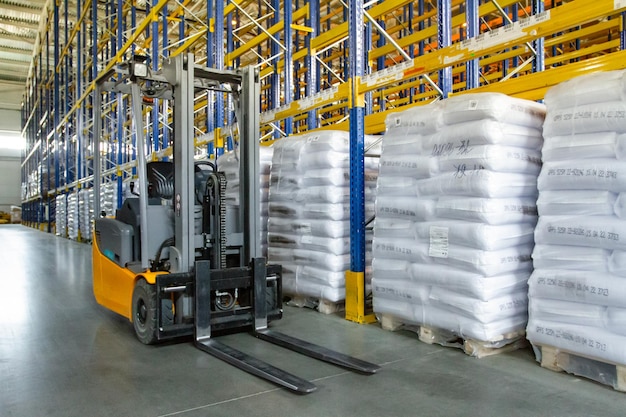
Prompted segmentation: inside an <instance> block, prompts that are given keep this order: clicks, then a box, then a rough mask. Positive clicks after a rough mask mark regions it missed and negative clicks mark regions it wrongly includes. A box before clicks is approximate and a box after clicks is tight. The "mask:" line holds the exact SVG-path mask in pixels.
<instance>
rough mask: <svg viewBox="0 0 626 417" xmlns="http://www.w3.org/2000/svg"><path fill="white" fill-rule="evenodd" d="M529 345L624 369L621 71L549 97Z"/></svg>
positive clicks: (624, 79) (625, 178) (624, 102)
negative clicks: (620, 365)
mask: <svg viewBox="0 0 626 417" xmlns="http://www.w3.org/2000/svg"><path fill="white" fill-rule="evenodd" d="M545 101H546V105H547V109H548V113H547V115H546V122H545V125H544V136H545V143H544V148H543V159H544V165H543V168H542V170H541V174H540V175H539V180H538V187H539V200H538V203H537V206H538V209H539V222H538V224H537V229H536V233H535V240H536V242H537V246H536V247H535V251H534V253H533V259H534V264H535V268H536V269H535V271H534V272H533V275H532V276H531V279H530V280H529V299H530V307H529V323H528V329H527V333H528V339H529V340H530V341H531V342H533V343H534V344H536V345H548V346H554V347H557V348H560V349H566V350H568V351H570V352H573V353H577V354H580V355H584V356H586V357H593V358H597V359H599V360H603V361H608V362H612V363H618V364H626V326H625V324H626V290H625V289H626V217H625V215H626V203H625V202H624V201H625V200H624V196H625V195H626V194H625V193H626V145H625V144H626V142H625V140H626V136H625V134H626V72H624V71H612V72H604V73H595V74H590V75H586V76H582V77H579V78H575V79H572V80H570V81H568V82H565V83H562V84H559V85H558V86H556V87H554V88H552V89H550V90H549V91H548V93H547V94H546V98H545Z"/></svg>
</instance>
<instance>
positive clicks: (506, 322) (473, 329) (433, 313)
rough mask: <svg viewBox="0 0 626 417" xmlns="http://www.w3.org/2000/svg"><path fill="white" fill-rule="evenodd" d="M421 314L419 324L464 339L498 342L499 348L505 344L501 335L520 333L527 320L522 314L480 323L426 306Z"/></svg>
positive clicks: (455, 313) (435, 307)
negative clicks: (422, 315) (446, 331)
mask: <svg viewBox="0 0 626 417" xmlns="http://www.w3.org/2000/svg"><path fill="white" fill-rule="evenodd" d="M423 314H424V318H423V320H422V322H421V324H424V325H426V326H430V327H435V328H439V329H443V330H448V331H449V332H451V333H454V334H456V335H459V336H460V337H462V338H464V339H475V340H481V341H499V343H501V346H502V345H504V344H506V343H507V341H506V340H505V339H506V338H503V337H502V336H503V335H506V334H510V333H514V332H520V331H522V330H523V329H524V328H525V327H526V322H527V320H528V316H527V315H526V313H525V312H524V313H523V314H517V315H513V316H510V317H505V318H503V319H502V320H496V321H492V322H489V323H481V322H480V321H478V320H476V319H474V318H471V317H467V316H463V315H459V314H458V313H457V312H452V311H448V310H445V309H442V308H439V307H437V306H432V305H426V306H425V307H424V308H423Z"/></svg>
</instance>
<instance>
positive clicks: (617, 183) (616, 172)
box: [537, 159, 626, 193]
mask: <svg viewBox="0 0 626 417" xmlns="http://www.w3.org/2000/svg"><path fill="white" fill-rule="evenodd" d="M537 188H538V189H539V191H546V190H555V191H556V190H605V191H612V192H614V193H619V192H622V191H626V164H624V163H623V162H622V161H618V160H615V159H581V160H572V161H557V162H546V163H545V164H544V165H543V168H542V169H541V173H540V174H539V178H538V180H537Z"/></svg>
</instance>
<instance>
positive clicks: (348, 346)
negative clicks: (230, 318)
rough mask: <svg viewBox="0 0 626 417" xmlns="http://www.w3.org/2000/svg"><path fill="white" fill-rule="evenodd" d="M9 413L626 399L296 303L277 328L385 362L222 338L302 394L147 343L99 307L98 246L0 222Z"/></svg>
mask: <svg viewBox="0 0 626 417" xmlns="http://www.w3.org/2000/svg"><path fill="white" fill-rule="evenodd" d="M0 264H1V265H2V267H3V268H4V273H2V274H0V294H2V300H1V301H0V416H2V417H9V416H11V417H17V416H20V417H21V416H25V417H26V416H27V417H33V416H63V417H71V416H81V417H83V416H92V417H93V416H116V417H120V416H183V417H192V416H193V417H195V416H237V415H241V416H244V415H248V416H296V417H297V416H359V417H366V416H377V417H378V416H435V415H438V416H525V417H529V416H624V415H625V411H624V410H625V409H626V394H623V393H619V392H615V391H613V390H612V389H610V388H607V387H605V386H602V385H599V384H596V383H594V382H590V381H587V380H581V379H579V378H576V377H574V376H571V375H565V374H559V373H555V372H551V371H548V370H545V369H542V368H540V367H539V365H538V364H537V363H536V362H535V360H534V357H533V356H532V353H531V352H530V350H523V351H517V352H514V353H509V354H502V355H496V356H493V357H489V358H484V359H474V358H470V357H468V356H466V355H465V354H463V353H462V352H461V351H460V350H457V349H451V348H443V347H440V346H430V345H426V344H424V343H421V342H420V341H419V340H417V336H416V335H415V334H413V333H410V332H396V333H390V332H387V331H384V330H382V329H381V328H380V327H379V326H378V325H369V326H359V325H355V324H352V323H349V322H347V321H345V320H343V319H342V318H340V317H339V316H324V315H322V314H319V313H316V312H314V311H311V310H301V309H297V308H292V307H286V309H285V317H284V319H283V320H280V321H278V322H275V323H273V325H272V328H274V329H276V330H281V331H284V332H285V333H288V334H291V335H294V336H296V337H300V338H302V339H306V340H309V341H312V342H318V343H319V344H323V345H325V346H327V347H330V348H333V349H336V350H339V351H342V352H344V353H347V354H351V355H353V356H356V357H359V358H361V359H364V360H367V361H371V362H375V363H378V364H380V365H382V369H381V371H380V372H379V373H378V374H376V375H373V376H363V375H358V374H354V373H351V372H347V371H344V370H343V369H340V368H337V367H335V366H332V365H328V364H325V363H322V362H319V361H316V360H314V359H310V358H307V357H305V356H302V355H298V354H296V353H292V352H290V351H287V350H284V349H281V348H279V347H276V346H273V345H270V344H267V343H265V342H262V341H259V340H256V339H254V338H252V337H251V336H248V335H245V334H237V335H230V336H225V337H223V338H221V339H220V340H221V341H223V342H226V343H228V344H230V345H231V346H233V347H235V348H238V349H240V350H243V351H246V352H248V353H251V354H254V355H256V356H257V357H259V358H261V359H264V360H266V361H268V362H270V363H272V364H275V365H278V366H280V367H282V368H284V369H285V370H287V371H290V372H292V373H294V374H296V375H299V376H301V377H304V378H307V379H310V380H312V381H314V382H315V384H316V385H317V386H318V391H317V392H314V393H312V394H309V395H305V396H299V395H294V394H291V393H289V392H287V391H285V390H284V389H279V388H276V387H275V386H274V385H272V384H270V383H268V382H265V381H264V380H261V379H259V378H256V377H253V376H250V375H248V374H246V373H244V372H242V371H239V370H238V369H235V368H233V367H231V366H229V365H227V364H226V363H224V362H221V361H220V360H218V359H215V358H213V357H211V356H209V355H207V354H206V353H203V352H201V351H200V350H198V349H196V348H194V347H193V346H192V344H191V343H190V342H182V343H177V344H168V345H163V346H144V345H142V344H141V343H139V342H138V341H137V340H136V339H135V336H134V333H133V329H132V325H131V324H130V323H129V322H128V321H127V320H125V319H123V318H121V317H119V316H117V315H115V314H113V313H111V312H109V311H107V310H105V309H103V308H101V307H100V306H98V305H97V304H96V302H95V301H94V298H93V295H92V289H91V260H90V246H88V245H85V244H79V243H75V242H71V241H69V240H66V239H61V238H57V237H55V236H53V235H51V234H46V233H41V232H38V231H35V230H32V229H29V228H26V227H23V226H18V225H2V226H0Z"/></svg>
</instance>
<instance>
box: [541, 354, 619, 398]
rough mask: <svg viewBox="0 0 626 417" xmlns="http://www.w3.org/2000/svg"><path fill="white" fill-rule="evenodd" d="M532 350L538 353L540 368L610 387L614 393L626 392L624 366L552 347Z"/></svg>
mask: <svg viewBox="0 0 626 417" xmlns="http://www.w3.org/2000/svg"><path fill="white" fill-rule="evenodd" d="M533 348H534V349H535V353H537V351H539V352H540V356H541V367H542V368H546V369H549V370H551V371H555V372H567V373H568V374H574V375H577V376H581V377H584V378H588V379H591V380H594V381H596V382H599V383H601V384H604V385H608V386H611V387H613V389H615V390H616V391H621V392H626V365H623V364H617V363H612V362H607V361H606V360H603V359H598V358H593V357H590V356H587V355H581V354H579V353H572V352H570V351H568V350H564V349H561V348H557V347H554V346H547V345H535V344H533ZM537 356H539V355H537Z"/></svg>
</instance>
